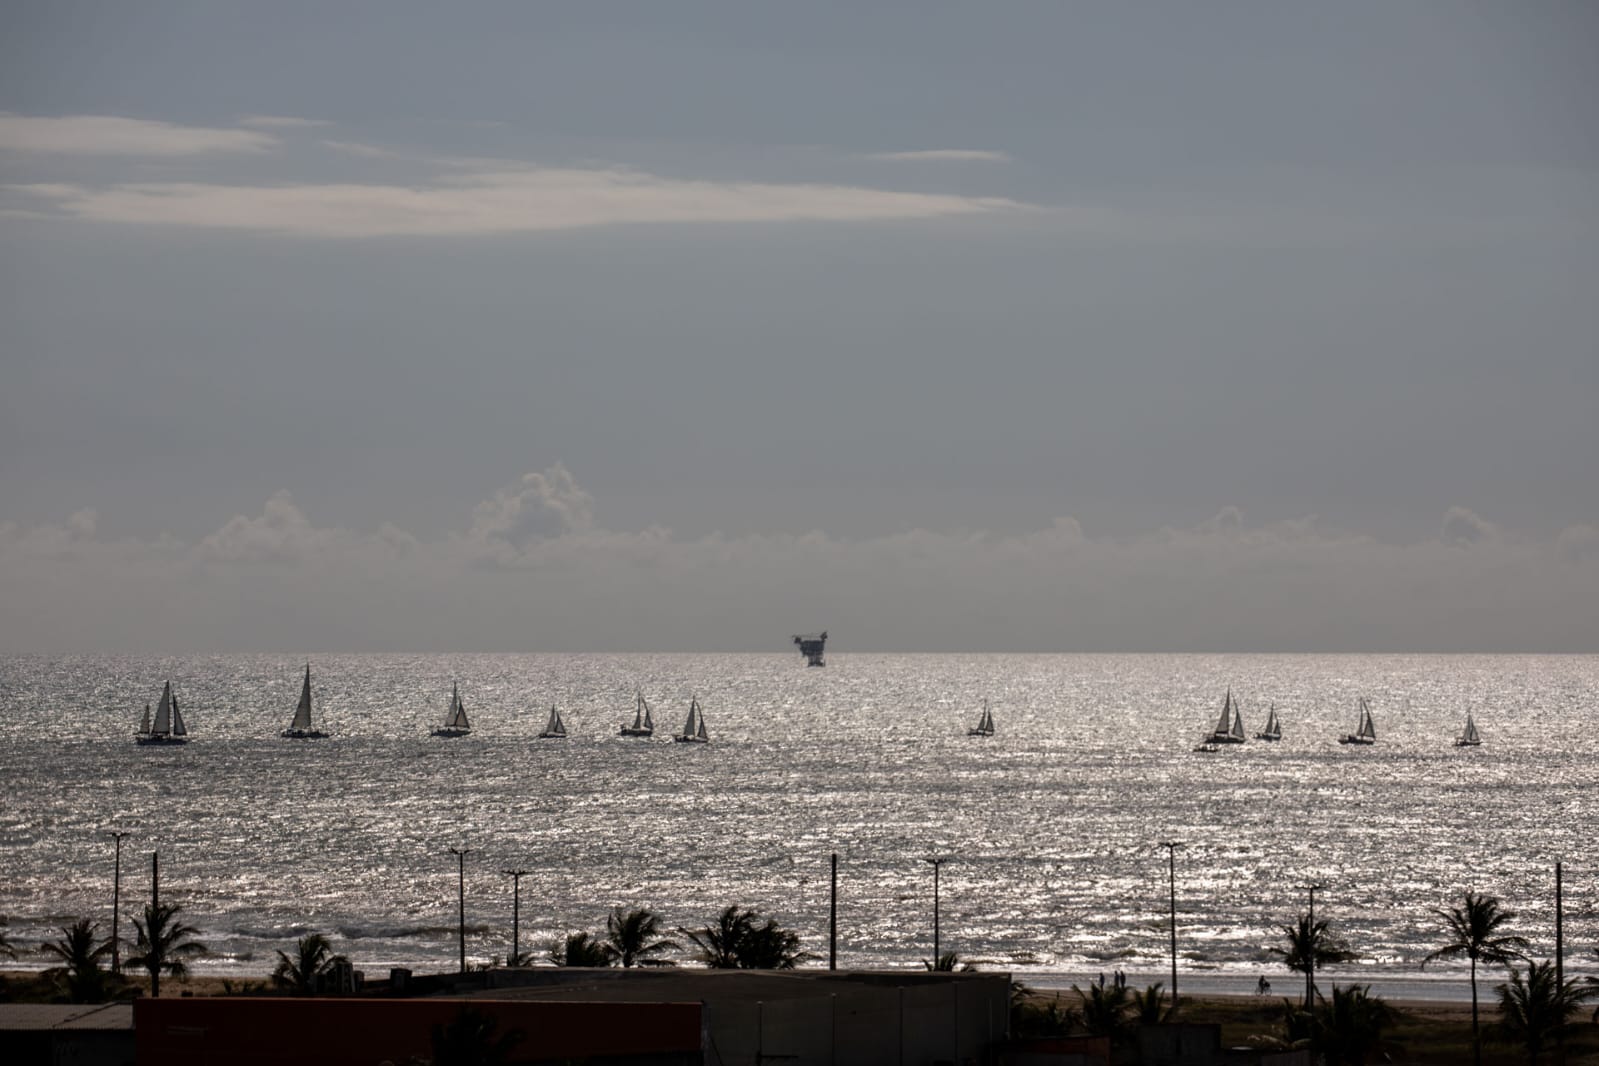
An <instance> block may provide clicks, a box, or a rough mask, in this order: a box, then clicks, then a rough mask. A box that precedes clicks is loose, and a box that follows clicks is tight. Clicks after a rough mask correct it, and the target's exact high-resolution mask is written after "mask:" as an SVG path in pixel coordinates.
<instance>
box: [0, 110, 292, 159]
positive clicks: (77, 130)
mask: <svg viewBox="0 0 1599 1066" xmlns="http://www.w3.org/2000/svg"><path fill="white" fill-rule="evenodd" d="M277 143H278V142H277V138H275V137H272V136H270V135H269V134H265V133H258V132H255V131H253V130H230V129H212V128H207V127H204V126H179V125H176V124H174V123H171V122H151V121H147V120H145V119H137V118H118V117H116V116H113V115H67V116H63V117H60V118H42V117H35V116H29V115H13V114H10V113H4V112H0V150H4V151H11V152H26V153H33V154H41V155H45V154H48V155H116V156H193V155H210V154H217V153H259V152H265V151H269V150H270V149H272V148H273V147H274V146H275V145H276V144H277Z"/></svg>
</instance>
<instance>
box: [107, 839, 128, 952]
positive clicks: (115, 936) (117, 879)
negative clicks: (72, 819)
mask: <svg viewBox="0 0 1599 1066" xmlns="http://www.w3.org/2000/svg"><path fill="white" fill-rule="evenodd" d="M109 835H110V836H111V837H112V838H113V839H114V840H116V842H117V865H116V873H115V874H113V875H112V880H111V972H112V973H121V972H122V937H121V936H120V935H119V933H118V930H119V929H120V928H121V926H120V924H119V922H120V919H121V917H122V838H123V837H125V836H127V835H128V831H127V830H126V829H113V830H111V831H110V834H109Z"/></svg>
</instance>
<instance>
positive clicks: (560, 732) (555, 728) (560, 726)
mask: <svg viewBox="0 0 1599 1066" xmlns="http://www.w3.org/2000/svg"><path fill="white" fill-rule="evenodd" d="M544 735H545V736H547V737H564V736H566V723H565V722H563V721H561V712H560V711H558V710H556V709H555V705H554V704H553V703H552V704H550V718H549V721H547V722H545V723H544Z"/></svg>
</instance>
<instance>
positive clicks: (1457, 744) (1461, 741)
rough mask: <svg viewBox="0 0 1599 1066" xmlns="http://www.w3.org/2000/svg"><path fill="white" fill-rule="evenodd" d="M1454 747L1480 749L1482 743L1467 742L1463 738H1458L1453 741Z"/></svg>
mask: <svg viewBox="0 0 1599 1066" xmlns="http://www.w3.org/2000/svg"><path fill="white" fill-rule="evenodd" d="M1455 747H1457V748H1480V747H1482V741H1480V740H1467V739H1466V738H1465V737H1461V738H1459V739H1458V740H1456V741H1455Z"/></svg>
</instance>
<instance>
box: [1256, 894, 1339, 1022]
mask: <svg viewBox="0 0 1599 1066" xmlns="http://www.w3.org/2000/svg"><path fill="white" fill-rule="evenodd" d="M1280 928H1281V929H1282V934H1283V941H1284V942H1285V943H1286V945H1287V946H1286V947H1281V948H1272V949H1271V953H1272V954H1273V955H1276V956H1277V957H1279V958H1281V959H1282V960H1283V965H1284V966H1286V967H1288V969H1289V970H1291V971H1293V972H1294V973H1302V974H1304V975H1305V1002H1304V1009H1305V1010H1307V1011H1309V1010H1314V1009H1315V1006H1316V994H1315V974H1316V971H1317V970H1319V969H1321V968H1322V967H1323V966H1327V965H1330V964H1332V963H1335V962H1351V961H1353V960H1355V959H1357V958H1359V957H1360V956H1359V955H1357V954H1356V953H1355V952H1353V951H1351V950H1349V944H1348V943H1347V942H1346V941H1344V940H1342V939H1341V938H1339V937H1336V936H1334V935H1333V934H1332V932H1331V931H1330V930H1329V929H1328V928H1327V922H1326V920H1325V919H1323V920H1322V921H1319V922H1318V921H1315V920H1313V919H1312V918H1311V916H1310V915H1309V914H1308V913H1307V914H1301V915H1300V916H1299V920H1298V921H1296V922H1294V923H1292V924H1290V925H1284V926H1281V927H1280Z"/></svg>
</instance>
